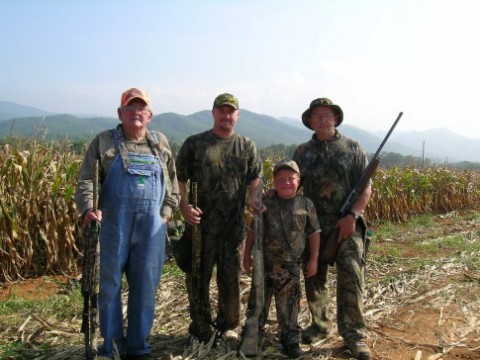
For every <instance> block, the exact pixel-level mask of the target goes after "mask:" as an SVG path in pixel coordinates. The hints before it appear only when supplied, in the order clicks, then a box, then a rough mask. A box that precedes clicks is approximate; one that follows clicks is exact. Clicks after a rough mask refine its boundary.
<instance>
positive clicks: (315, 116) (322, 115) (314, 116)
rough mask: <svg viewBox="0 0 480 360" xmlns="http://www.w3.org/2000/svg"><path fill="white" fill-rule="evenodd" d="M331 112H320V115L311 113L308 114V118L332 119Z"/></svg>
mask: <svg viewBox="0 0 480 360" xmlns="http://www.w3.org/2000/svg"><path fill="white" fill-rule="evenodd" d="M333 116H334V115H333V114H330V113H327V114H320V115H312V116H310V119H311V120H322V119H325V120H331V119H333Z"/></svg>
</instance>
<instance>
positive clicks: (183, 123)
mask: <svg viewBox="0 0 480 360" xmlns="http://www.w3.org/2000/svg"><path fill="white" fill-rule="evenodd" d="M2 114H4V115H2ZM5 114H9V115H5ZM118 122H119V120H118V119H117V118H108V117H99V116H93V117H80V116H74V115H69V114H53V113H50V112H47V111H43V110H40V109H36V108H32V107H28V106H23V105H19V104H14V103H10V102H6V101H0V138H3V137H7V136H10V135H11V134H13V135H22V136H33V135H38V136H44V137H45V138H46V139H48V140H51V139H55V140H64V139H65V138H68V139H70V140H81V141H89V140H90V139H91V138H92V137H93V136H94V135H95V134H97V133H99V132H100V131H103V130H106V129H111V128H113V127H115V126H116V125H117V124H118ZM212 124H213V119H212V114H211V111H210V110H203V111H199V112H196V113H194V114H191V115H179V114H176V113H171V112H169V113H163V114H159V115H155V116H154V117H153V119H152V122H151V124H150V128H151V129H155V130H160V131H161V132H163V133H164V134H165V136H167V138H168V139H169V141H171V142H172V143H176V144H181V143H182V142H183V141H184V140H185V138H186V137H187V136H189V135H191V134H195V133H198V132H201V131H205V130H207V129H210V128H211V127H212ZM339 130H340V131H341V133H342V134H344V135H346V136H350V137H352V138H354V139H356V140H358V141H359V142H360V143H361V144H362V145H363V147H364V148H365V149H366V151H367V152H368V153H373V152H375V150H376V149H377V148H378V146H379V145H380V143H381V141H382V138H383V136H385V134H374V133H371V132H368V131H365V130H362V129H360V128H357V127H355V126H351V125H348V124H342V125H341V127H340V129H339ZM237 131H238V132H239V133H241V134H243V135H245V136H247V137H249V138H251V139H252V140H254V141H255V143H256V144H257V146H258V147H259V148H264V147H267V146H269V145H273V144H285V145H292V144H300V143H303V142H305V141H308V140H309V139H310V138H311V136H312V131H310V130H309V129H307V128H306V127H305V126H303V124H302V122H301V120H300V119H298V120H296V119H292V118H286V117H282V118H279V119H276V118H274V117H271V116H267V115H260V114H257V113H253V112H251V111H248V110H245V109H242V110H241V115H240V120H239V121H238V123H237ZM423 141H425V157H426V158H429V159H433V160H436V161H438V162H447V161H448V162H459V161H471V162H480V141H479V140H472V139H468V138H465V137H463V136H460V135H458V134H455V133H454V132H451V131H449V130H446V129H434V130H427V131H422V132H403V133H400V132H395V131H394V132H393V134H392V136H391V138H390V139H389V141H388V142H387V144H386V145H385V147H384V149H383V150H384V151H388V152H395V153H399V154H402V155H412V156H416V157H421V156H422V144H423Z"/></svg>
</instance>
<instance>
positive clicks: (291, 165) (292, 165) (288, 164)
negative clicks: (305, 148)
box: [273, 160, 300, 175]
mask: <svg viewBox="0 0 480 360" xmlns="http://www.w3.org/2000/svg"><path fill="white" fill-rule="evenodd" d="M282 169H289V170H293V171H295V172H296V173H297V174H298V175H300V169H299V168H298V165H297V163H296V162H295V161H293V160H281V161H279V162H278V163H276V164H275V166H274V167H273V175H275V174H276V173H277V172H278V171H279V170H282Z"/></svg>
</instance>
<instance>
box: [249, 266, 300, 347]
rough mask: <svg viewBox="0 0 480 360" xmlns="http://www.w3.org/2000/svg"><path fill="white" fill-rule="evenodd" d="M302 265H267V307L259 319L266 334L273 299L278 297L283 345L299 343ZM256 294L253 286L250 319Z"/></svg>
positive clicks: (276, 300) (265, 289) (250, 296)
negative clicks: (265, 329) (266, 324)
mask: <svg viewBox="0 0 480 360" xmlns="http://www.w3.org/2000/svg"><path fill="white" fill-rule="evenodd" d="M300 295H301V287H300V264H289V265H288V266H283V265H281V264H276V265H268V264H267V265H266V266H265V285H264V299H265V303H264V307H263V311H262V313H261V314H260V317H259V319H258V325H259V330H260V331H261V332H263V331H264V327H265V323H266V322H267V318H268V311H269V309H270V303H271V301H272V297H273V296H274V297H275V310H276V312H277V322H278V326H279V338H280V342H282V343H283V344H290V343H298V342H299V340H300V326H298V311H299V307H300ZM254 312H255V291H254V289H253V287H252V289H251V291H250V295H249V298H248V307H247V314H246V315H247V318H249V317H251V316H254Z"/></svg>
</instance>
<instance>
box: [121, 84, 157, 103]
mask: <svg viewBox="0 0 480 360" xmlns="http://www.w3.org/2000/svg"><path fill="white" fill-rule="evenodd" d="M133 99H140V100H142V101H143V102H145V104H147V106H150V96H149V95H148V94H147V93H146V92H145V91H143V90H141V89H137V88H131V89H128V90H125V91H124V92H123V93H122V97H121V99H120V106H127V105H128V104H129V103H130V101H132V100H133Z"/></svg>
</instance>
